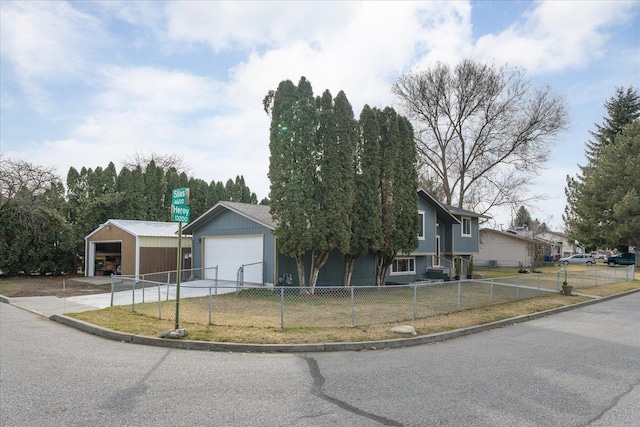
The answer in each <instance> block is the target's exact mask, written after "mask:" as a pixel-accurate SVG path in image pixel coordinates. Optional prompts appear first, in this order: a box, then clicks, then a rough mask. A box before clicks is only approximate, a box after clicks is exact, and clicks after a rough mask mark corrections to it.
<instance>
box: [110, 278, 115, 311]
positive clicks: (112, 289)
mask: <svg viewBox="0 0 640 427" xmlns="http://www.w3.org/2000/svg"><path fill="white" fill-rule="evenodd" d="M114 292H115V282H114V280H113V276H111V307H113V293H114Z"/></svg>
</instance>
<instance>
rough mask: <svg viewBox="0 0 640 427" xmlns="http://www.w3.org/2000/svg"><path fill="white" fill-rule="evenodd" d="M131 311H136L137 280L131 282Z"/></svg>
mask: <svg viewBox="0 0 640 427" xmlns="http://www.w3.org/2000/svg"><path fill="white" fill-rule="evenodd" d="M131 289H132V290H131V311H136V281H135V280H134V281H133V282H131Z"/></svg>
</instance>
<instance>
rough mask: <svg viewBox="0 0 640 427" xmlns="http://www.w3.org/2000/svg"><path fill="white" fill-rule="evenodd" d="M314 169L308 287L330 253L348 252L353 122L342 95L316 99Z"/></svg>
mask: <svg viewBox="0 0 640 427" xmlns="http://www.w3.org/2000/svg"><path fill="white" fill-rule="evenodd" d="M317 106H318V126H317V134H316V136H317V145H316V156H317V162H318V164H317V168H316V177H315V180H316V185H315V189H316V192H315V202H316V203H315V206H316V209H315V212H314V214H313V220H312V223H311V230H312V236H313V241H312V248H313V249H312V257H311V273H310V279H309V286H311V287H312V288H313V287H314V286H315V285H316V283H317V279H318V275H319V273H320V269H321V268H322V267H323V266H324V264H325V263H326V261H327V259H328V257H329V254H330V253H331V251H332V250H334V249H336V248H338V249H340V250H341V251H342V252H348V251H349V244H350V240H351V212H352V209H353V204H354V197H355V193H354V191H355V190H354V185H355V184H354V180H355V171H354V166H353V165H354V162H355V159H356V158H355V151H356V139H357V133H356V129H357V128H356V122H355V120H354V117H353V109H352V108H351V104H350V103H349V101H348V99H347V97H346V95H345V94H344V92H342V91H341V92H340V93H338V96H337V97H336V98H335V100H334V99H332V96H331V93H330V92H329V91H328V90H327V91H325V92H324V93H323V95H322V97H321V98H319V99H318V100H317Z"/></svg>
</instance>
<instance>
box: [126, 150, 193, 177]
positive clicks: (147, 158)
mask: <svg viewBox="0 0 640 427" xmlns="http://www.w3.org/2000/svg"><path fill="white" fill-rule="evenodd" d="M152 160H153V162H154V163H155V165H156V167H158V168H160V169H162V170H163V171H164V172H167V171H168V170H169V169H172V168H173V169H175V170H176V172H178V174H181V173H183V172H184V173H186V174H187V175H189V172H190V170H191V167H190V166H189V165H187V164H185V163H184V159H183V158H182V156H181V155H179V154H166V155H161V154H156V153H151V154H149V155H146V154H143V153H138V152H137V151H136V154H135V155H134V156H132V157H131V158H129V157H127V158H126V159H125V160H124V162H123V164H122V166H123V167H125V168H127V169H129V170H133V169H135V168H136V167H137V166H140V167H141V168H142V169H143V170H144V169H145V168H146V166H147V165H148V164H149V163H151V161H152Z"/></svg>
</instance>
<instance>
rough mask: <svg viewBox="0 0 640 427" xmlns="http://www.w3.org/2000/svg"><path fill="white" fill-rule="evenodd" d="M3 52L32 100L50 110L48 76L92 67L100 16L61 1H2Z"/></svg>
mask: <svg viewBox="0 0 640 427" xmlns="http://www.w3.org/2000/svg"><path fill="white" fill-rule="evenodd" d="M0 8H1V9H0V19H1V21H0V22H1V25H0V28H1V30H0V31H1V33H0V40H1V43H2V49H1V52H2V57H3V60H6V61H7V62H8V63H11V64H12V66H13V67H14V69H15V76H16V79H17V80H18V82H19V83H20V85H21V86H22V88H23V90H24V91H25V92H26V93H27V94H28V96H29V97H30V98H31V101H32V103H33V104H34V105H35V107H36V108H38V109H39V110H40V111H41V112H47V111H49V110H50V109H51V108H52V106H51V105H50V102H51V100H50V96H51V95H50V94H49V91H48V90H47V89H45V85H44V84H45V83H46V82H56V81H63V82H68V81H70V80H73V79H76V78H78V77H81V76H83V75H84V74H85V73H86V72H87V70H88V69H89V67H90V65H89V64H90V58H91V57H92V56H93V49H94V47H96V46H98V45H99V44H100V43H104V42H105V41H106V36H105V34H104V32H103V29H102V25H101V23H100V21H99V20H98V19H97V18H95V17H93V16H91V15H88V14H85V13H82V12H80V11H78V10H77V9H76V8H73V7H71V6H70V5H69V4H67V3H64V2H5V1H3V2H1V3H0Z"/></svg>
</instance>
